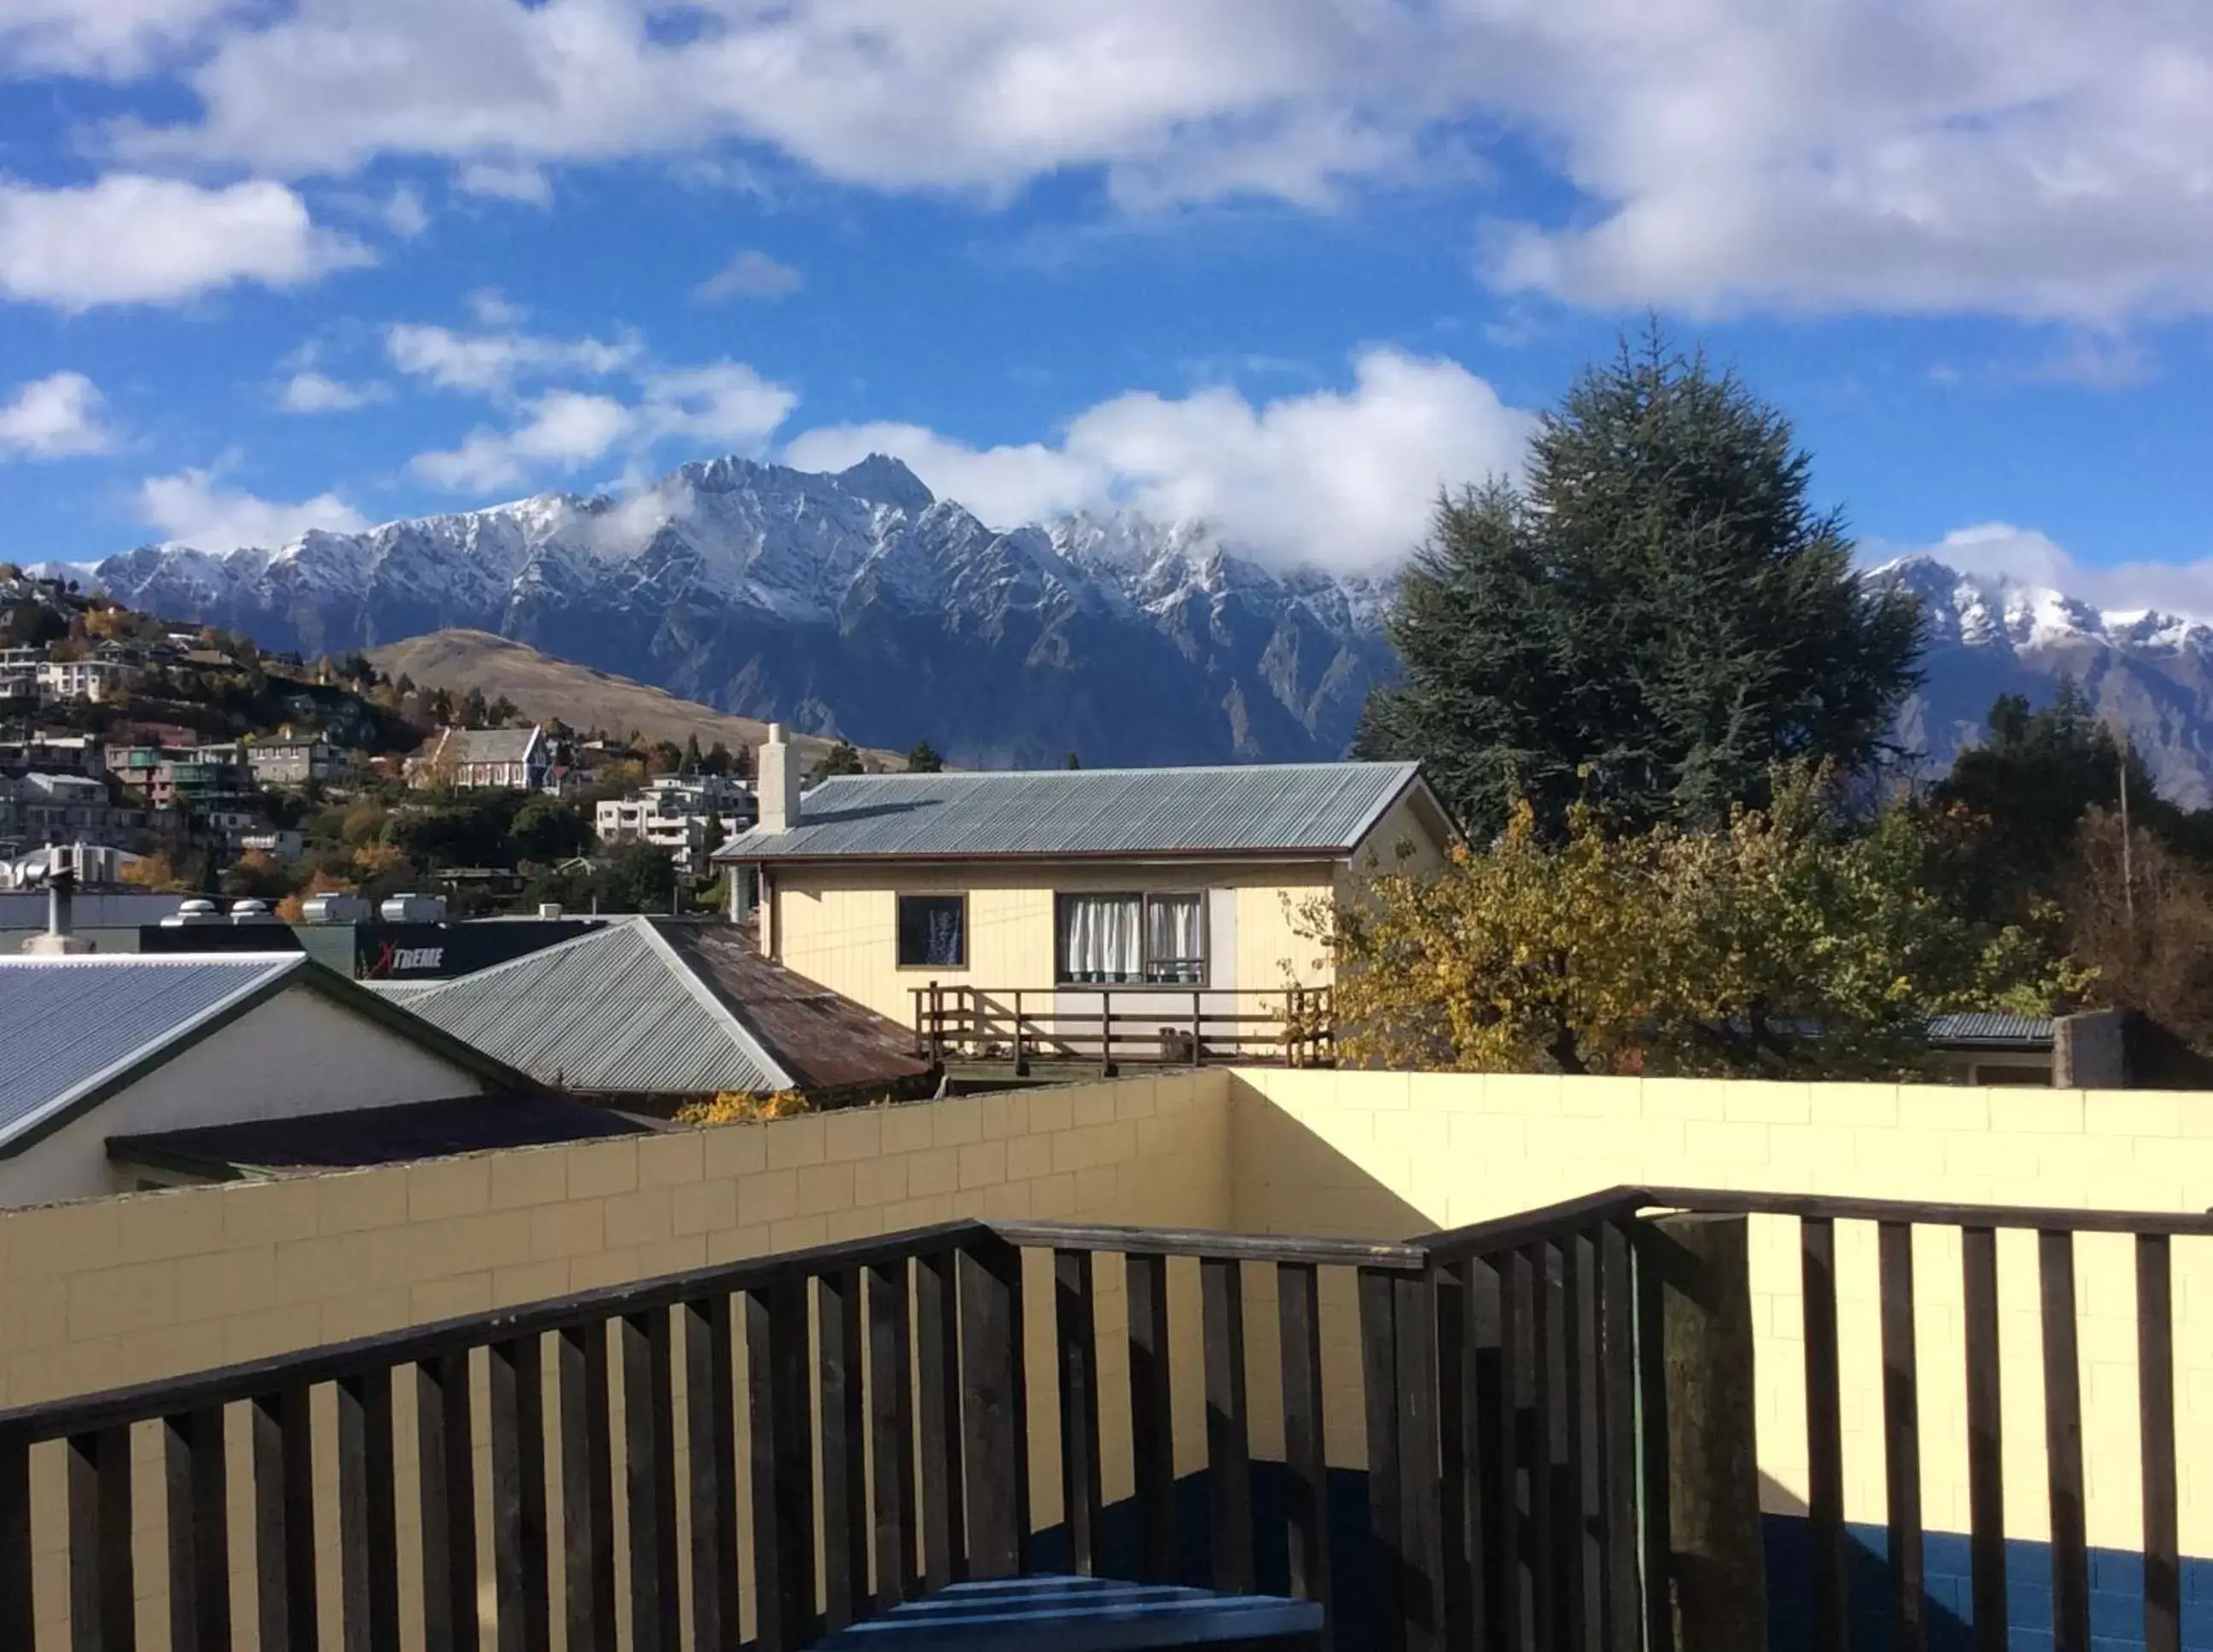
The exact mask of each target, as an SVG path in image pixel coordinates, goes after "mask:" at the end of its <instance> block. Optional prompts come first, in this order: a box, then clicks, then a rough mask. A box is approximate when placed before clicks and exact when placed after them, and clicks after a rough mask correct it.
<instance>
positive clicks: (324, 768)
mask: <svg viewBox="0 0 2213 1652" xmlns="http://www.w3.org/2000/svg"><path fill="white" fill-rule="evenodd" d="M240 746H241V753H242V755H243V756H244V758H245V760H246V765H247V768H249V769H251V770H252V771H253V780H254V783H255V784H256V785H261V786H304V785H307V784H308V783H311V782H320V781H325V780H329V779H332V778H333V777H336V776H337V775H338V774H339V773H340V772H341V771H343V769H344V763H345V754H344V753H343V752H341V751H339V750H338V747H335V746H333V745H332V744H331V743H330V742H329V741H326V740H323V739H321V738H320V737H319V736H316V735H265V736H263V737H261V738H259V739H252V740H246V741H241V742H240Z"/></svg>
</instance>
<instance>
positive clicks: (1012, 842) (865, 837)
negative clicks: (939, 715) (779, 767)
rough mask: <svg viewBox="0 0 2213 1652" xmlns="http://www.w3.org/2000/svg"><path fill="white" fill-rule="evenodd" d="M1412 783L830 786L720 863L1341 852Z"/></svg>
mask: <svg viewBox="0 0 2213 1652" xmlns="http://www.w3.org/2000/svg"><path fill="white" fill-rule="evenodd" d="M1419 772H1420V771H1419V768H1418V766H1417V765H1414V764H1411V763H1283V764H1265V765H1259V764H1256V765H1247V766H1243V767H1230V768H1207V769H1064V770H1048V771H1038V772H1018V773H984V774H870V775H841V776H838V777H834V778H832V779H828V780H824V781H822V782H820V783H818V784H817V785H815V786H814V789H812V790H810V791H808V793H807V794H806V796H805V797H804V799H803V800H802V805H801V817H800V823H799V825H797V826H794V827H793V828H791V829H790V830H789V831H788V832H762V831H753V832H747V833H746V834H744V835H743V836H742V837H740V838H735V839H733V840H732V841H731V842H730V843H729V844H728V845H726V846H725V847H724V848H723V849H722V850H720V851H719V852H718V853H717V855H716V859H717V860H777V859H789V858H793V857H799V856H848V855H850V856H909V857H915V856H970V855H1113V854H1126V855H1143V854H1192V853H1202V854H1203V853H1206V852H1209V851H1216V852H1221V853H1225V854H1240V853H1245V854H1249V853H1253V852H1255V851H1259V850H1314V851H1316V852H1320V853H1329V854H1343V853H1346V852H1348V851H1350V850H1351V849H1352V848H1353V847H1354V846H1355V845H1356V844H1358V843H1359V842H1360V840H1361V838H1363V836H1364V835H1366V833H1367V832H1368V831H1369V828H1370V827H1371V826H1373V825H1374V824H1375V820H1377V818H1378V817H1379V816H1381V814H1382V813H1383V811H1384V809H1386V808H1387V807H1389V805H1390V803H1391V802H1392V800H1393V799H1394V798H1396V797H1397V796H1399V793H1400V792H1402V791H1404V790H1405V789H1406V787H1407V786H1409V785H1411V783H1413V782H1414V780H1415V778H1416V777H1417V775H1418V773H1419Z"/></svg>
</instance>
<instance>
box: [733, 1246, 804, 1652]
mask: <svg viewBox="0 0 2213 1652" xmlns="http://www.w3.org/2000/svg"><path fill="white" fill-rule="evenodd" d="M808 1295H809V1293H808V1281H807V1280H806V1279H805V1278H804V1277H800V1278H796V1279H785V1280H782V1281H779V1282H778V1283H776V1284H775V1285H772V1286H771V1287H770V1288H769V1289H766V1290H765V1291H757V1292H748V1293H747V1299H746V1382H747V1388H748V1390H749V1392H750V1393H751V1396H752V1413H753V1416H752V1423H753V1576H754V1579H755V1586H754V1593H755V1598H756V1599H755V1611H756V1613H757V1614H758V1616H759V1621H760V1633H759V1637H758V1638H759V1643H760V1644H761V1646H762V1647H763V1648H764V1649H765V1652H791V1649H795V1648H797V1647H801V1646H804V1645H806V1644H807V1643H808V1642H809V1641H810V1640H812V1639H814V1420H813V1406H812V1405H811V1403H810V1400H809V1397H808V1387H809V1383H808V1376H809V1373H808V1362H809V1359H810V1358H811V1354H812V1350H811V1349H810V1347H809V1335H808V1319H809V1314H808V1309H809V1307H810V1302H809V1301H808Z"/></svg>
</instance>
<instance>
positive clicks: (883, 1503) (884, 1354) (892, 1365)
mask: <svg viewBox="0 0 2213 1652" xmlns="http://www.w3.org/2000/svg"><path fill="white" fill-rule="evenodd" d="M907 1274H908V1270H907V1266H906V1265H905V1263H900V1264H899V1265H896V1266H894V1267H872V1268H870V1269H869V1271H868V1280H869V1439H870V1446H869V1450H870V1455H871V1457H872V1459H873V1464H874V1468H875V1481H874V1508H873V1510H872V1513H873V1515H874V1518H873V1521H872V1522H871V1524H872V1527H873V1529H874V1532H875V1569H876V1605H877V1607H878V1608H879V1610H885V1611H888V1610H889V1609H890V1608H891V1607H892V1606H893V1605H895V1604H896V1603H898V1602H899V1601H901V1600H911V1599H912V1598H913V1596H914V1594H915V1593H916V1591H917V1588H918V1577H919V1575H920V1574H919V1569H918V1566H917V1564H916V1562H915V1511H914V1448H915V1442H914V1397H913V1388H912V1385H911V1380H910V1372H911V1366H912V1364H913V1348H912V1343H911V1338H910V1336H909V1332H908V1323H909V1322H908V1311H909V1310H908V1306H907V1298H908V1290H909V1284H908V1278H907Z"/></svg>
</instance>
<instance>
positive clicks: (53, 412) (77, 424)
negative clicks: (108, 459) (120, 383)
mask: <svg viewBox="0 0 2213 1652" xmlns="http://www.w3.org/2000/svg"><path fill="white" fill-rule="evenodd" d="M101 408H102V398H101V393H100V387H99V386H97V385H95V384H94V383H93V381H91V380H90V379H88V378H87V377H85V375H83V374H82V373H56V374H53V375H50V376H49V377H46V378H43V379H35V380H34V381H31V382H30V383H28V384H27V385H24V386H23V387H21V388H20V389H18V390H17V391H16V392H15V395H14V397H13V398H12V399H9V400H7V401H5V402H0V459H6V458H15V457H20V458H28V459H70V458H75V457H76V456H77V455H79V454H95V453H106V452H107V450H108V449H109V448H112V447H113V446H114V445H115V434H114V432H113V431H112V430H109V429H108V428H107V424H105V423H104V422H103V421H102V419H101Z"/></svg>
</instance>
